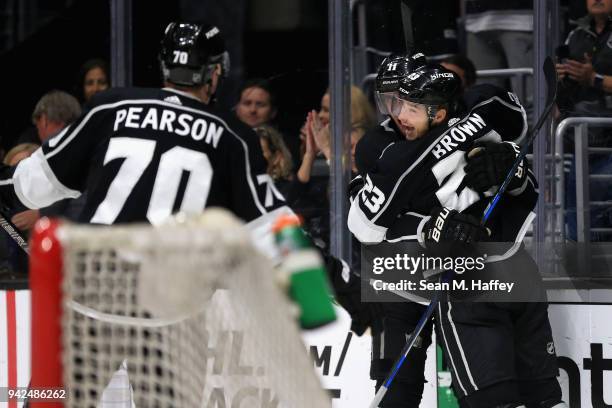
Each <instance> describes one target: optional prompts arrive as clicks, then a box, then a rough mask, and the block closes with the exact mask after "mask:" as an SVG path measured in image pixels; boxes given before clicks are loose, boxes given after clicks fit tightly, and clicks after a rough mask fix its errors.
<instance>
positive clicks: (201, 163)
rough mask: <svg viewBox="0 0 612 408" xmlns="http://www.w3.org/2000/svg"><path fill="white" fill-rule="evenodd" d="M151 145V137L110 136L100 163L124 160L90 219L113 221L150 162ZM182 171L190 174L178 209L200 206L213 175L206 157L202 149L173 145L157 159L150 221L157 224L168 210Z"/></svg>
mask: <svg viewBox="0 0 612 408" xmlns="http://www.w3.org/2000/svg"><path fill="white" fill-rule="evenodd" d="M155 145H156V142H155V141H154V140H146V139H135V138H131V137H117V138H112V139H110V142H109V144H108V149H107V151H106V155H105V156H104V164H105V165H106V164H107V163H109V162H110V161H112V160H115V159H118V158H125V160H124V161H123V163H122V164H121V167H120V168H119V171H118V172H117V175H116V176H115V178H114V180H113V181H112V182H111V184H110V186H109V188H108V191H107V192H106V197H104V200H103V201H102V202H101V203H100V205H99V206H98V208H97V209H96V212H95V214H94V215H93V217H92V219H91V222H92V223H98V224H112V223H113V222H114V221H115V219H116V218H117V216H118V215H119V213H120V212H121V209H122V208H123V206H124V205H125V202H126V201H127V198H128V196H129V195H130V193H131V192H132V190H133V189H134V187H135V186H136V184H137V183H138V180H140V178H141V177H142V175H143V173H144V172H145V170H146V169H147V167H148V166H149V165H150V164H151V161H152V160H153V153H154V152H155ZM183 171H188V172H189V173H190V174H189V178H188V180H187V186H186V187H185V194H184V195H183V199H182V202H181V205H180V210H181V211H185V212H200V211H202V210H203V209H204V206H205V205H206V201H207V199H208V194H209V192H210V185H211V181H212V176H213V168H212V165H211V164H210V160H209V159H208V156H207V155H206V154H205V153H203V152H198V151H195V150H190V149H186V148H184V147H180V146H175V147H173V148H171V149H170V150H168V151H167V152H165V153H163V154H162V155H161V157H160V159H159V166H158V168H157V173H156V175H155V183H154V185H153V191H152V193H151V198H150V200H149V206H148V209H147V219H148V220H149V222H150V223H151V224H154V225H155V224H159V223H160V222H162V221H163V220H164V219H166V218H167V217H168V216H170V215H171V214H172V208H173V205H174V202H175V200H176V196H177V194H178V188H179V183H180V181H181V177H182V174H183Z"/></svg>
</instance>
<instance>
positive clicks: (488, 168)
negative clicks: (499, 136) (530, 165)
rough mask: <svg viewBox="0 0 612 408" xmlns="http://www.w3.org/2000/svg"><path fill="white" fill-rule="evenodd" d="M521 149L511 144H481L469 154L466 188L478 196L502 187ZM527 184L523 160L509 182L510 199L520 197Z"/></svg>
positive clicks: (525, 167) (464, 181)
mask: <svg viewBox="0 0 612 408" xmlns="http://www.w3.org/2000/svg"><path fill="white" fill-rule="evenodd" d="M519 151H520V149H519V147H518V145H516V144H515V143H512V142H501V143H496V142H480V143H476V144H475V145H474V148H472V150H470V151H469V152H468V153H467V157H466V160H467V164H466V166H465V168H464V170H465V173H466V175H465V178H464V179H463V184H464V185H466V186H468V187H470V188H471V189H472V190H474V191H477V192H479V193H484V192H486V191H488V190H489V189H491V188H492V187H496V186H499V185H501V184H502V183H503V182H504V180H505V179H506V177H507V175H508V172H509V171H510V169H512V165H513V164H514V161H515V160H516V158H517V156H518V154H519ZM526 184H527V160H525V159H523V160H522V161H521V164H520V165H519V167H518V168H517V169H516V173H515V174H514V177H513V178H512V180H511V181H510V184H509V185H508V188H507V190H506V191H508V193H509V194H511V195H517V194H520V193H521V192H522V191H523V189H524V188H525V185H526Z"/></svg>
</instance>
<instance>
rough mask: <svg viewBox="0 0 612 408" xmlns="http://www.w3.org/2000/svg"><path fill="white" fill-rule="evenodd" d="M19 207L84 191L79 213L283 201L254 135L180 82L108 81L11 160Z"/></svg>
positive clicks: (252, 210) (164, 211) (146, 217)
mask: <svg viewBox="0 0 612 408" xmlns="http://www.w3.org/2000/svg"><path fill="white" fill-rule="evenodd" d="M12 184H13V185H14V192H15V194H16V196H17V197H18V199H19V201H21V202H22V203H23V204H24V205H25V206H27V207H29V208H41V207H46V206H48V205H50V204H51V203H53V202H55V201H57V200H60V199H62V198H75V197H78V196H79V195H80V194H81V193H82V192H83V191H87V200H86V203H85V208H84V210H83V213H82V215H81V217H80V218H81V220H82V221H85V222H91V223H97V224H115V223H122V222H134V221H145V222H146V221H148V222H150V223H152V224H157V223H159V222H161V221H163V220H164V219H166V218H167V217H168V216H169V215H171V214H173V213H175V212H178V211H184V212H187V213H200V212H202V211H203V210H204V208H206V207H212V206H219V207H224V208H227V209H229V210H231V211H232V212H233V213H235V214H236V215H237V216H238V217H240V218H242V219H243V220H246V221H250V220H253V219H255V218H257V217H259V216H260V215H262V214H265V213H267V212H268V211H269V210H271V209H274V208H277V207H279V206H280V205H282V204H283V202H284V199H283V197H282V195H281V194H280V193H279V192H278V191H277V190H276V188H275V187H274V183H273V181H272V179H271V178H270V176H268V175H267V174H266V166H265V162H264V158H263V155H262V152H261V147H260V145H259V140H258V137H257V136H256V134H255V133H254V132H253V131H252V130H251V129H250V128H248V127H247V126H245V125H243V124H242V123H241V122H239V121H238V120H237V119H234V118H233V117H230V116H228V115H223V114H221V113H219V112H216V111H215V110H213V109H212V108H210V107H208V106H207V105H205V104H203V103H201V102H200V101H199V100H197V99H196V98H194V97H193V96H191V95H189V94H187V93H184V92H180V91H177V90H173V89H169V88H165V89H145V88H131V89H127V88H126V89H119V88H116V89H111V90H109V91H107V92H104V93H102V94H99V95H96V97H95V99H94V102H93V103H92V105H91V106H90V107H88V109H87V110H86V111H85V113H84V114H83V115H82V116H81V117H80V118H79V119H78V120H77V121H76V122H74V123H73V124H71V125H70V126H69V127H67V128H66V129H64V130H63V131H62V132H61V133H59V134H58V135H57V136H55V137H53V138H51V139H49V140H48V141H47V142H46V143H45V144H44V145H43V146H42V148H41V149H38V150H37V151H36V152H35V153H34V154H33V155H32V156H31V157H30V158H28V159H26V160H23V161H22V162H21V163H19V165H18V166H17V167H16V169H15V171H14V173H13V176H12Z"/></svg>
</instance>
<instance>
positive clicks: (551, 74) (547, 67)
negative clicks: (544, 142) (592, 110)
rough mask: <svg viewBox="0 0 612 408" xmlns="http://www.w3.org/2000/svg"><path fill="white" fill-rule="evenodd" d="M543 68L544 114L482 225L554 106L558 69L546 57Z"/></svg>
mask: <svg viewBox="0 0 612 408" xmlns="http://www.w3.org/2000/svg"><path fill="white" fill-rule="evenodd" d="M542 68H543V70H544V79H545V81H546V87H547V91H548V92H547V93H546V106H545V107H544V111H543V112H542V115H541V116H540V118H539V119H538V121H537V122H536V124H535V126H534V127H533V129H531V131H530V132H529V134H528V136H527V138H525V141H524V142H523V145H522V146H521V150H520V152H519V154H518V156H517V157H516V160H515V161H514V164H513V165H512V168H511V169H510V171H509V172H508V174H507V175H506V179H505V180H504V182H503V183H502V184H501V186H499V188H498V189H497V192H496V193H495V196H494V197H493V200H491V202H490V203H489V205H488V206H487V208H486V210H485V213H484V215H483V217H482V220H481V225H485V224H486V222H487V220H488V219H489V217H490V216H491V213H492V212H493V210H494V209H495V206H496V205H497V203H498V202H499V200H500V199H501V197H502V195H503V194H504V193H505V192H506V188H508V184H510V182H511V181H512V178H513V177H514V174H515V173H516V170H517V169H518V167H519V166H520V164H521V162H522V161H523V159H524V158H525V156H527V153H528V152H529V147H530V146H531V144H532V143H533V141H534V140H535V138H536V137H537V135H538V133H540V128H541V127H542V125H544V122H546V118H547V117H548V115H549V114H550V111H551V110H552V107H553V105H554V103H555V98H556V96H557V71H556V70H555V64H554V63H553V60H552V58H550V57H546V59H545V60H544V66H543V67H542Z"/></svg>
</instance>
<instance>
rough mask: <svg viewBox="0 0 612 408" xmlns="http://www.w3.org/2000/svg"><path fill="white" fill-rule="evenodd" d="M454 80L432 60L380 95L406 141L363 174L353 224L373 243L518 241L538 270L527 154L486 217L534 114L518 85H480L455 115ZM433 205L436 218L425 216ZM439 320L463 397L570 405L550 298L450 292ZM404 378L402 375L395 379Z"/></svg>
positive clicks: (514, 249) (520, 254)
mask: <svg viewBox="0 0 612 408" xmlns="http://www.w3.org/2000/svg"><path fill="white" fill-rule="evenodd" d="M455 81H456V78H455V77H454V74H452V73H451V72H450V71H446V70H444V69H443V68H441V67H439V66H435V65H428V66H426V67H424V68H422V69H417V70H415V71H414V72H412V73H410V75H407V76H406V78H404V80H403V81H402V83H401V85H400V87H399V91H398V92H397V93H396V94H395V95H388V97H386V98H384V99H383V100H382V101H381V102H382V103H381V104H380V105H381V106H383V108H384V109H386V111H387V113H388V114H390V115H391V116H394V117H397V119H398V121H399V126H398V127H399V130H400V131H401V132H402V134H403V136H404V137H405V139H406V140H405V141H397V142H395V143H393V144H391V145H389V146H388V147H386V149H385V150H384V152H383V153H382V156H381V157H380V159H379V160H378V161H377V162H376V165H375V166H374V168H373V169H372V170H371V171H370V172H368V173H366V174H365V175H363V180H364V181H363V183H364V184H363V187H362V188H361V190H359V191H358V193H357V194H356V195H355V198H354V200H353V203H352V206H351V210H350V214H349V220H348V222H349V228H350V229H351V231H352V232H353V233H354V234H355V235H356V236H357V237H358V238H359V239H360V240H361V241H362V242H363V243H377V242H381V241H383V240H387V241H390V240H398V239H405V240H411V239H413V240H416V239H418V240H419V241H421V242H423V244H425V245H428V244H429V246H431V244H433V243H434V241H435V240H434V239H432V238H433V237H436V238H437V240H438V241H439V240H440V239H442V240H448V241H455V242H457V241H459V242H464V243H466V244H467V243H470V242H472V241H481V240H495V241H499V242H511V243H512V244H509V245H508V246H507V247H506V248H505V249H504V253H500V254H498V255H499V256H500V257H501V258H512V259H516V258H519V259H520V261H522V262H523V264H524V265H530V262H531V266H532V267H531V269H530V270H531V273H535V274H536V275H537V269H536V268H535V265H534V264H533V261H531V259H530V258H529V257H528V255H527V254H526V253H525V251H524V248H522V243H521V241H522V238H523V236H524V233H525V230H526V227H527V226H528V224H529V223H530V222H531V220H532V219H533V211H532V210H533V207H534V206H535V203H536V199H537V190H536V184H535V180H534V179H533V176H532V175H531V174H530V172H528V171H527V166H526V164H525V163H522V165H521V168H520V170H521V171H518V172H517V173H516V174H515V179H514V180H513V182H512V183H513V185H511V186H510V188H509V191H508V193H507V194H506V196H505V197H504V199H503V200H502V204H501V207H500V208H498V209H497V210H496V213H494V217H493V219H492V222H491V223H490V224H488V225H487V227H488V229H484V228H482V227H480V225H479V222H478V219H479V218H480V217H481V215H482V211H483V210H484V208H485V206H486V204H487V202H488V200H486V197H488V196H490V195H491V194H492V193H493V192H494V189H495V186H496V185H499V184H500V183H501V181H502V180H503V179H504V178H505V172H507V171H508V169H509V168H510V167H511V166H509V165H508V163H510V164H511V163H512V161H513V160H514V158H515V155H516V153H515V146H514V145H512V144H510V143H507V141H518V140H520V139H521V138H522V137H523V136H524V134H525V132H526V129H527V126H526V120H525V112H524V110H523V108H522V107H521V106H520V103H519V102H518V100H517V99H516V97H515V96H514V95H512V94H510V93H506V92H504V91H502V90H500V89H498V88H495V87H492V86H480V87H476V88H475V89H474V90H472V91H471V93H470V94H468V95H465V96H464V97H463V101H462V103H463V105H464V111H463V113H462V114H461V115H457V119H451V120H449V117H451V114H453V113H457V112H453V109H454V108H455V106H454V105H455V104H454V100H453V96H454V92H455V89H454V87H455V84H454V82H455ZM468 152H469V154H468ZM353 187H354V186H353ZM444 207H447V208H444ZM432 208H433V209H434V210H433V211H432V212H431V217H427V216H425V215H424V214H428V213H429V211H430V210H431V209H432ZM436 221H437V222H436ZM517 221H518V223H517ZM440 237H441V238H440ZM436 320H437V321H436V324H437V326H438V327H437V328H438V332H439V334H440V337H441V340H442V343H443V345H444V348H445V352H446V355H447V357H448V360H449V362H450V365H451V368H452V373H453V386H454V388H455V390H456V392H457V395H458V397H459V398H460V402H461V405H462V406H465V407H519V406H523V405H525V406H527V407H529V408H531V407H533V408H535V407H539V408H549V407H557V406H559V407H560V406H562V403H561V393H560V388H559V385H558V383H557V382H556V379H555V376H556V375H557V367H556V357H555V354H554V345H553V343H552V337H551V333H550V327H549V323H548V316H547V308H546V304H545V303H506V304H502V303H491V302H489V303H454V302H449V301H448V299H447V300H446V301H443V302H441V303H440V307H439V310H438V314H436ZM411 355H412V354H411ZM407 364H410V356H409V359H408V362H407ZM395 386H401V383H398V384H393V385H392V388H391V389H393V387H395ZM390 392H391V391H390ZM382 406H406V407H408V406H411V405H407V404H406V405H402V404H401V402H398V405H384V400H383V405H382Z"/></svg>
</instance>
